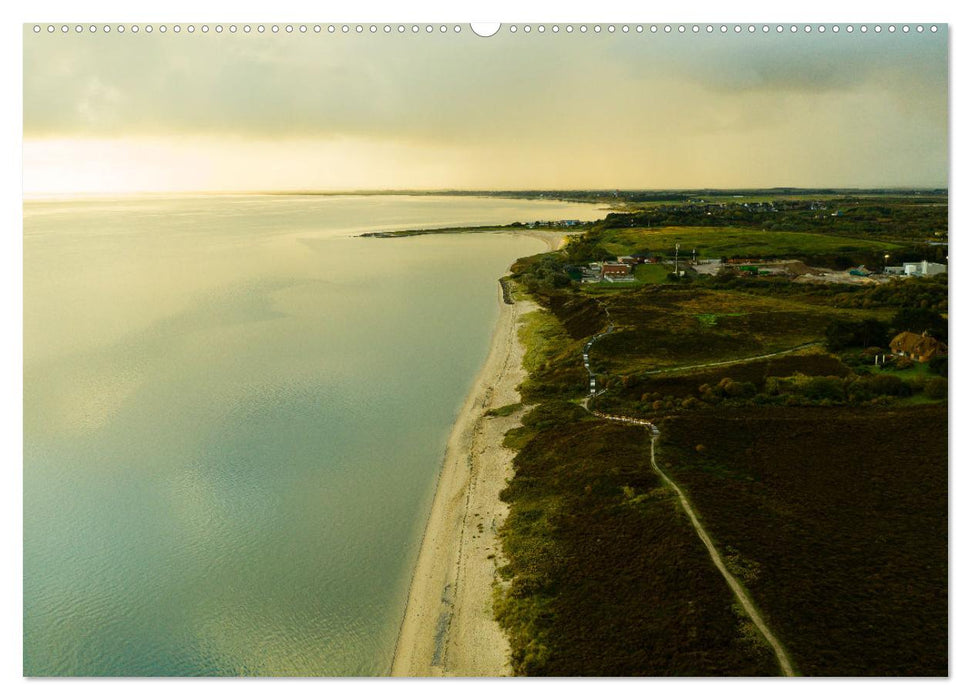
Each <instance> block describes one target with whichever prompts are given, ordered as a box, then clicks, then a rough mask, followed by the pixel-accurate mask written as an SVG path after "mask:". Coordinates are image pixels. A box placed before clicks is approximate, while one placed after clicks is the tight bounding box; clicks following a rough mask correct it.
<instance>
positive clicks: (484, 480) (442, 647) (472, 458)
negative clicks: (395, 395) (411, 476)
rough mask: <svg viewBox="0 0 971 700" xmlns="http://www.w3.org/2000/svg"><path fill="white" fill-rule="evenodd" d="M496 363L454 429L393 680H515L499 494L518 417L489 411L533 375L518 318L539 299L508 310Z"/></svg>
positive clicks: (502, 317) (492, 357) (486, 369)
mask: <svg viewBox="0 0 971 700" xmlns="http://www.w3.org/2000/svg"><path fill="white" fill-rule="evenodd" d="M499 303H500V309H501V310H500V314H499V320H498V321H497V323H496V329H495V332H494V333H493V338H492V348H491V350H490V351H489V356H488V359H487V360H486V363H485V365H484V366H483V368H482V370H481V371H480V373H479V376H478V377H477V379H476V382H475V385H474V386H473V388H472V391H471V392H470V393H469V396H468V398H467V399H466V401H465V405H464V406H463V407H462V410H461V412H460V414H459V417H458V419H457V420H456V422H455V425H454V427H453V428H452V434H451V436H450V437H449V441H448V446H447V448H446V451H445V460H444V465H443V467H442V472H441V475H440V476H439V482H438V489H437V491H436V493H435V500H434V502H433V504H432V510H431V514H430V516H429V519H428V524H427V526H426V528H425V535H424V538H423V539H422V545H421V551H420V553H419V555H418V563H417V565H416V567H415V572H414V575H413V578H412V582H411V590H410V592H409V595H408V607H407V609H406V611H405V617H404V620H403V621H402V625H401V631H400V633H399V635H398V643H397V646H396V649H395V655H394V661H393V663H392V668H391V675H393V676H504V675H510V668H509V661H508V659H509V643H508V641H507V640H506V637H505V635H504V634H503V632H502V630H501V629H500V627H499V625H498V623H497V622H496V621H495V620H494V619H493V616H492V583H493V580H494V579H495V577H496V565H497V564H496V561H497V557H498V555H499V543H498V540H497V537H496V531H497V529H498V527H499V525H500V524H501V523H502V521H503V520H504V519H505V517H506V513H507V510H508V509H507V507H506V504H504V503H503V502H502V501H500V500H499V491H500V490H501V489H502V488H503V487H505V485H506V480H507V479H508V478H511V477H512V458H513V456H514V453H513V452H512V451H511V450H508V449H506V448H504V447H502V438H503V435H504V434H505V432H506V431H507V430H509V429H510V428H512V427H514V426H516V425H519V415H520V413H519V412H517V413H516V414H513V415H511V416H508V417H488V416H486V415H485V412H486V411H488V410H489V409H490V408H497V407H499V406H505V405H508V404H513V403H517V402H518V401H519V393H518V392H517V391H516V387H517V386H518V385H519V384H520V383H521V382H522V381H523V379H524V378H525V376H526V375H525V371H524V370H523V368H522V360H523V348H522V346H521V344H520V342H519V338H518V332H517V330H518V321H519V318H520V316H521V315H522V314H523V313H526V312H528V311H531V310H532V309H534V308H536V307H535V305H534V304H533V303H532V302H526V301H517V302H516V303H515V304H511V305H510V304H504V303H502V301H501V297H499Z"/></svg>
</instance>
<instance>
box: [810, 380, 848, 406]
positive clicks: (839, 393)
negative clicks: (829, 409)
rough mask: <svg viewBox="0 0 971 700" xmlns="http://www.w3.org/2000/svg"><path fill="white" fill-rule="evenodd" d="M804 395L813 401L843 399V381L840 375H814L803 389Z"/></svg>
mask: <svg viewBox="0 0 971 700" xmlns="http://www.w3.org/2000/svg"><path fill="white" fill-rule="evenodd" d="M803 395H804V396H805V397H806V398H807V399H811V400H813V401H842V400H843V396H844V394H843V382H842V380H841V379H840V378H839V377H813V378H811V379H810V380H809V382H808V383H807V384H806V386H805V388H804V389H803Z"/></svg>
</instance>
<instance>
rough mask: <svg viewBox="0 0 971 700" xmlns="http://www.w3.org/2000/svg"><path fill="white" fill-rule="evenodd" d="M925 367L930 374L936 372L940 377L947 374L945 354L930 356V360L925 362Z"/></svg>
mask: <svg viewBox="0 0 971 700" xmlns="http://www.w3.org/2000/svg"><path fill="white" fill-rule="evenodd" d="M927 369H928V370H929V371H930V372H931V374H937V375H940V376H942V377H946V376H947V355H938V356H937V357H932V358H931V359H930V362H928V363H927Z"/></svg>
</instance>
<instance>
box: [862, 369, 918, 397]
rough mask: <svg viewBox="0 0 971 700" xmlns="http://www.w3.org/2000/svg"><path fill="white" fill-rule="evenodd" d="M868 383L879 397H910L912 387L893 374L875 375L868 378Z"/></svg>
mask: <svg viewBox="0 0 971 700" xmlns="http://www.w3.org/2000/svg"><path fill="white" fill-rule="evenodd" d="M866 383H867V386H868V388H869V389H870V391H871V392H872V393H873V394H875V395H877V396H910V386H909V385H908V384H907V383H906V382H905V381H904V380H903V379H901V378H900V377H896V376H894V375H892V374H875V375H873V376H871V377H867V379H866Z"/></svg>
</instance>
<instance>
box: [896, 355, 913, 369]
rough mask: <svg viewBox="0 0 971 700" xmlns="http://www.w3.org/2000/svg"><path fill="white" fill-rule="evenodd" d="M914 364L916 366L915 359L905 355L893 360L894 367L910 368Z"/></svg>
mask: <svg viewBox="0 0 971 700" xmlns="http://www.w3.org/2000/svg"><path fill="white" fill-rule="evenodd" d="M913 366H914V361H913V360H911V359H910V358H909V357H906V356H904V355H900V356H898V357H897V358H896V359H895V360H894V361H893V367H894V369H910V368H911V367H913Z"/></svg>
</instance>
